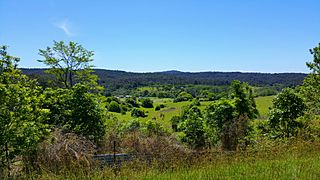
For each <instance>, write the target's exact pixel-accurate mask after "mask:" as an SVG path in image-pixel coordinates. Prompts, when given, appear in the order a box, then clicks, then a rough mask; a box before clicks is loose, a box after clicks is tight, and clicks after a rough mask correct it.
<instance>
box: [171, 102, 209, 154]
mask: <svg viewBox="0 0 320 180" xmlns="http://www.w3.org/2000/svg"><path fill="white" fill-rule="evenodd" d="M177 129H178V130H179V131H182V132H183V133H184V134H185V136H184V137H183V138H182V141H184V142H186V143H188V144H189V145H191V146H192V147H194V148H198V147H203V146H204V145H205V132H204V127H203V116H202V113H201V110H200V109H199V108H198V107H195V106H192V107H190V108H188V109H186V110H185V111H184V113H183V115H182V120H181V122H180V123H179V124H178V127H177Z"/></svg>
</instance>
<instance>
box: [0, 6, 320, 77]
mask: <svg viewBox="0 0 320 180" xmlns="http://www.w3.org/2000/svg"><path fill="white" fill-rule="evenodd" d="M319 7H320V1H319V0H304V1H301V0H281V1H279V0H233V1H231V0H219V1H218V0H105V1H103V0H90V1H84V0H47V1H43V0H42V1H40V0H38V1H36V0H28V1H25V0H0V17H1V25H0V26H1V28H0V44H6V45H9V46H10V49H9V51H10V53H11V54H12V55H15V56H19V57H20V58H21V62H20V67H44V66H43V65H42V64H41V63H39V62H37V61H36V60H37V59H41V57H40V56H39V55H38V49H44V48H45V47H47V46H52V44H53V40H56V41H60V40H63V41H75V42H78V43H79V44H81V45H83V46H84V47H85V48H87V49H89V50H93V51H95V57H94V59H95V60H94V63H93V64H94V65H95V66H96V67H97V68H105V69H114V70H126V71H133V72H150V71H163V70H173V69H175V70H181V71H245V72H247V71H249V72H251V71H252V72H308V69H307V67H306V66H305V62H306V61H311V60H312V56H311V55H310V53H309V49H310V48H312V47H314V46H316V45H317V44H318V43H319V42H320V21H319Z"/></svg>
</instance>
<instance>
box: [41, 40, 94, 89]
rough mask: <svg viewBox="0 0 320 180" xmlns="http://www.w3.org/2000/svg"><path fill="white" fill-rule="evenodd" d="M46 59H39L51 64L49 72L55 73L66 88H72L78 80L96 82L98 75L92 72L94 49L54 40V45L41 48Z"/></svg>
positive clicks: (48, 64)
mask: <svg viewBox="0 0 320 180" xmlns="http://www.w3.org/2000/svg"><path fill="white" fill-rule="evenodd" d="M39 54H40V55H41V56H43V57H44V60H38V61H39V62H43V63H44V64H45V65H47V66H49V67H50V69H49V70H47V72H48V73H50V74H52V75H54V76H55V77H56V79H57V81H58V83H59V84H61V85H62V86H63V87H64V88H71V87H72V86H74V85H75V84H76V82H82V83H84V82H86V83H89V84H92V83H93V84H96V81H97V80H98V78H97V76H96V75H94V74H92V69H91V68H92V65H90V62H92V61H93V59H92V57H93V55H94V53H93V51H89V50H86V49H85V48H83V47H82V46H81V45H79V44H77V43H74V42H72V41H71V42H69V44H65V43H64V42H63V41H60V42H56V41H54V44H53V47H47V48H46V49H43V50H42V49H39Z"/></svg>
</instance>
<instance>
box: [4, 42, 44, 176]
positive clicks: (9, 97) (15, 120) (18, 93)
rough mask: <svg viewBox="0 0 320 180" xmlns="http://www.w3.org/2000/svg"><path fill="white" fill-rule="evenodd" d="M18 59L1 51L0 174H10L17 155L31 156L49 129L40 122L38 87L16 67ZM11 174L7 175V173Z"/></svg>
mask: <svg viewBox="0 0 320 180" xmlns="http://www.w3.org/2000/svg"><path fill="white" fill-rule="evenodd" d="M17 62H18V58H16V57H12V56H10V55H9V54H8V53H7V47H6V46H1V50H0V102H1V103H0V174H1V173H2V172H1V171H2V170H3V167H7V169H8V173H10V166H11V163H12V161H13V160H14V159H15V158H16V157H17V156H19V155H31V154H33V153H34V151H35V150H36V147H37V144H38V143H39V142H40V141H41V140H42V138H43V137H44V136H45V135H46V133H47V132H48V129H47V126H46V125H45V124H44V123H43V121H44V119H45V118H46V111H45V110H42V109H41V108H40V107H41V103H42V101H43V96H42V95H41V88H40V87H39V86H37V84H36V82H35V81H33V80H30V79H29V78H28V77H27V76H26V75H23V74H22V73H21V71H20V70H18V69H17V68H16V67H17V64H16V63H17ZM8 176H10V174H9V175H8Z"/></svg>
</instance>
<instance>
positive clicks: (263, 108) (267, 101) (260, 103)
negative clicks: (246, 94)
mask: <svg viewBox="0 0 320 180" xmlns="http://www.w3.org/2000/svg"><path fill="white" fill-rule="evenodd" d="M274 98H275V96H263V97H257V98H255V101H256V105H257V109H258V111H259V114H260V119H266V118H267V116H268V112H269V108H270V107H271V106H272V100H273V99H274Z"/></svg>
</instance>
